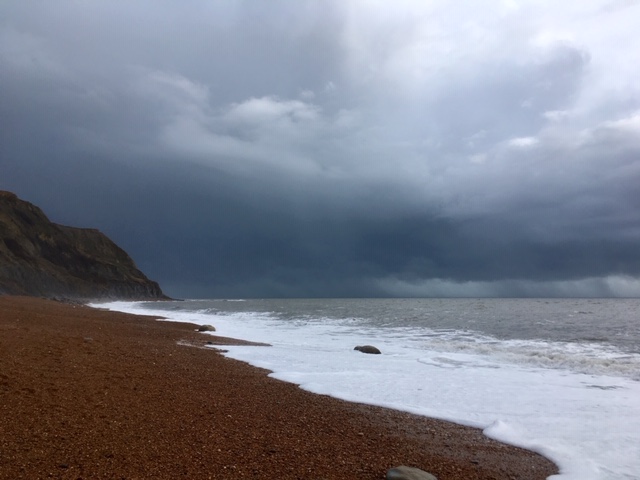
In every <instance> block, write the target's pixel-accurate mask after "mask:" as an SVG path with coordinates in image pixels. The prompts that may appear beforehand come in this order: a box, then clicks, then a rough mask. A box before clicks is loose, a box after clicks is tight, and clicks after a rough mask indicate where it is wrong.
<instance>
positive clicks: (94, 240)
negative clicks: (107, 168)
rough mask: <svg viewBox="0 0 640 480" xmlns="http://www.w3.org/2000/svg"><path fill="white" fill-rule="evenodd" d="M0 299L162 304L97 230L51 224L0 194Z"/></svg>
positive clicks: (28, 206) (158, 295) (150, 284)
mask: <svg viewBox="0 0 640 480" xmlns="http://www.w3.org/2000/svg"><path fill="white" fill-rule="evenodd" d="M0 294H12V295H33V296H40V297H50V298H51V297H58V298H60V297H62V298H73V299H103V298H113V299H163V298H167V297H165V295H164V294H163V293H162V290H161V289H160V286H159V285H158V283H156V282H154V281H152V280H149V279H148V278H147V277H146V276H145V275H144V273H142V272H141V271H140V270H139V269H138V268H137V267H136V265H135V263H134V262H133V260H132V259H131V257H129V255H128V254H127V253H126V252H125V251H124V250H122V249H121V248H120V247H118V246H117V245H116V244H115V243H114V242H112V241H111V240H110V239H109V238H108V237H107V236H106V235H104V234H103V233H101V232H100V231H99V230H95V229H88V228H74V227H67V226H64V225H58V224H55V223H52V222H51V221H50V220H49V219H48V218H47V216H46V215H45V214H44V213H43V212H42V210H40V208H38V207H36V206H35V205H33V204H31V203H29V202H26V201H24V200H21V199H19V198H18V197H17V196H16V195H15V194H13V193H11V192H6V191H1V190H0Z"/></svg>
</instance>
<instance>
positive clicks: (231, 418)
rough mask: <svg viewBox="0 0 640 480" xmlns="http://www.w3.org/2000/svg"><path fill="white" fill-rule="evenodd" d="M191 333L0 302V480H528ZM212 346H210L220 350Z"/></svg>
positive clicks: (544, 472) (438, 433) (456, 433)
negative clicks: (409, 470) (399, 476)
mask: <svg viewBox="0 0 640 480" xmlns="http://www.w3.org/2000/svg"><path fill="white" fill-rule="evenodd" d="M194 330H195V326H194V325H191V324H185V323H174V322H161V321H157V320H155V319H152V318H150V317H141V316H134V315H127V314H120V313H114V312H107V311H102V310H97V309H92V308H89V307H86V306H81V305H70V304H64V303H60V302H53V301H48V300H41V299H34V298H26V297H8V296H5V297H2V296H0V479H20V478H23V479H39V478H61V479H62V478H64V479H143V478H144V479H175V478H189V479H191V478H193V479H201V478H202V479H207V478H212V479H243V478H247V479H309V480H320V479H325V480H327V479H363V480H364V479H370V480H374V479H379V480H382V479H384V476H385V472H386V471H387V470H388V469H389V468H391V467H394V466H398V465H410V466H415V467H418V468H421V469H423V470H426V471H429V472H431V473H432V474H434V475H436V476H437V477H438V479H439V480H448V479H465V480H473V479H483V480H489V479H518V480H528V479H530V480H534V479H536V480H541V479H544V478H546V477H547V476H549V475H552V474H554V473H557V468H556V466H555V465H553V464H552V463H551V462H549V461H548V460H546V459H545V458H543V457H541V456H539V455H537V454H534V453H532V452H528V451H526V450H522V449H519V448H515V447H511V446H507V445H504V444H501V443H499V442H496V441H493V440H490V439H488V438H486V437H484V436H483V435H482V432H481V431H479V430H476V429H473V428H468V427H462V426H459V425H455V424H451V423H448V422H443V421H439V420H433V419H429V418H425V417H419V416H415V415H410V414H405V413H402V412H396V411H393V410H387V409H383V408H378V407H371V406H366V405H360V404H353V403H347V402H343V401H340V400H336V399H333V398H330V397H326V396H323V395H316V394H312V393H308V392H305V391H303V390H301V389H300V388H298V387H297V386H296V385H293V384H289V383H284V382H281V381H278V380H275V379H272V378H269V377H268V376H267V375H268V373H269V372H267V371H265V370H262V369H259V368H255V367H252V366H249V365H247V364H245V363H242V362H238V361H235V360H231V359H227V358H224V357H223V356H222V355H221V354H220V353H218V351H217V350H215V349H212V348H206V347H204V345H205V343H206V342H207V341H213V342H215V343H217V344H219V345H224V344H229V343H237V341H235V340H232V339H224V338H220V337H212V336H210V335H205V334H199V333H196V332H195V331H194ZM220 348H224V347H220Z"/></svg>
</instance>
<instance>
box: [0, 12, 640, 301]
mask: <svg viewBox="0 0 640 480" xmlns="http://www.w3.org/2000/svg"><path fill="white" fill-rule="evenodd" d="M0 89H1V97H0V189H5V190H11V191H14V192H15V193H17V194H18V195H19V196H20V197H21V198H23V199H26V200H28V201H31V202H33V203H35V204H37V205H39V206H40V207H41V208H42V209H43V210H44V211H45V213H46V214H47V215H48V216H49V217H50V218H51V219H52V220H53V221H55V222H58V223H63V224H68V225H75V226H82V227H95V228H99V229H100V230H102V231H103V232H105V233H106V234H107V235H109V236H110V237H111V238H112V239H113V240H114V241H116V243H118V244H119V245H120V246H122V247H123V248H124V249H125V250H127V251H128V252H129V254H130V255H131V256H132V257H133V258H134V260H135V261H136V263H137V265H138V266H139V267H140V268H141V269H142V270H143V271H144V272H145V273H146V274H147V275H148V276H149V277H151V278H153V279H155V280H157V281H159V282H160V284H161V286H162V287H163V288H164V290H165V292H166V293H168V294H169V295H173V296H181V297H268V296H283V297H290V296H339V297H345V296H638V295H640V2H638V1H635V0H581V1H579V2H578V1H574V2H559V1H556V0H535V1H534V0H504V1H500V0H491V1H489V0H486V1H485V0H483V1H478V0H474V1H471V0H469V1H461V2H451V1H448V0H431V1H426V0H424V1H423V0H415V1H409V0H400V1H394V2H388V1H382V0H378V1H376V0H348V1H344V0H324V1H320V0H318V1H313V0H309V1H304V2H298V1H293V0H271V1H255V0H246V1H242V0H237V1H233V0H221V1H209V0H189V1H178V0H175V1H171V0H160V1H158V0H153V1H152V0H146V1H145V0H136V1H130V2H111V1H106V0H105V1H92V2H81V1H77V0H73V1H72V0H56V1H55V2H43V1H31V0H5V1H3V2H1V3H0Z"/></svg>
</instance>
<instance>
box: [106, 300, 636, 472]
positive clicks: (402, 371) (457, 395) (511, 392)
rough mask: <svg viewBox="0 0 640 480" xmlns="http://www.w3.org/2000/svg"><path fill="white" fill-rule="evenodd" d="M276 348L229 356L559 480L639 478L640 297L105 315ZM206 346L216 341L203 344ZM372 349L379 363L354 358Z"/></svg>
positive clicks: (298, 304) (148, 307) (220, 305)
mask: <svg viewBox="0 0 640 480" xmlns="http://www.w3.org/2000/svg"><path fill="white" fill-rule="evenodd" d="M95 306H99V307H102V308H108V309H112V310H117V311H123V312H129V313H137V314H146V315H158V316H162V317H164V318H165V319H166V320H168V321H172V320H174V321H181V322H184V321H186V322H192V323H195V324H203V325H204V324H211V325H214V326H215V327H216V329H217V331H216V332H215V334H217V335H222V336H228V337H235V338H240V339H244V340H250V341H256V342H264V343H268V344H270V345H271V346H268V347H264V346H226V345H225V346H224V350H226V353H224V355H226V356H228V357H230V358H234V359H238V360H242V361H245V362H248V363H250V364H252V365H255V366H258V367H262V368H266V369H268V370H270V371H271V372H273V373H271V376H272V377H274V378H277V379H280V380H284V381H287V382H292V383H295V384H297V385H299V386H300V388H303V389H305V390H308V391H311V392H315V393H319V394H325V395H330V396H333V397H337V398H340V399H343V400H347V401H351V402H360V403H367V404H372V405H379V406H383V407H388V408H392V409H396V410H403V411H407V412H411V413H415V414H419V415H425V416H429V417H435V418H440V419H444V420H449V421H452V422H456V423H459V424H463V425H469V426H473V427H477V428H480V429H482V430H483V431H484V434H485V435H487V436H488V437H491V438H494V439H497V440H500V441H503V442H505V443H508V444H512V445H516V446H519V447H524V448H527V449H529V450H533V451H535V452H538V453H540V454H542V455H544V456H545V457H547V458H549V459H550V460H552V461H553V462H555V463H556V464H557V465H558V466H559V469H560V473H559V474H558V475H554V476H552V477H549V478H552V479H554V480H621V479H640V299H575V298H572V299H555V298H554V299H542V298H541V299H494V298H491V299H489V298H480V299H466V298H465V299H460V298H456V299H449V298H446V299H444V298H443V299H433V298H431V299H287V300H283V299H246V300H185V301H171V302H114V303H106V304H95ZM203 335H206V334H203ZM358 345H373V346H375V347H377V348H378V349H379V350H380V351H381V352H382V353H381V354H380V355H370V354H364V353H362V352H360V351H357V350H354V347H356V346H358Z"/></svg>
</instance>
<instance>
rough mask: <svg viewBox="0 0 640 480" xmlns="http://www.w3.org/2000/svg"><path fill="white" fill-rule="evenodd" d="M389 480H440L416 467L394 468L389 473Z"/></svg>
mask: <svg viewBox="0 0 640 480" xmlns="http://www.w3.org/2000/svg"><path fill="white" fill-rule="evenodd" d="M387 480H438V479H437V478H436V477H434V476H433V475H431V474H430V473H427V472H425V471H424V470H420V469H419V468H414V467H405V466H404V465H403V466H401V467H395V468H392V469H391V470H389V471H388V472H387Z"/></svg>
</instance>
